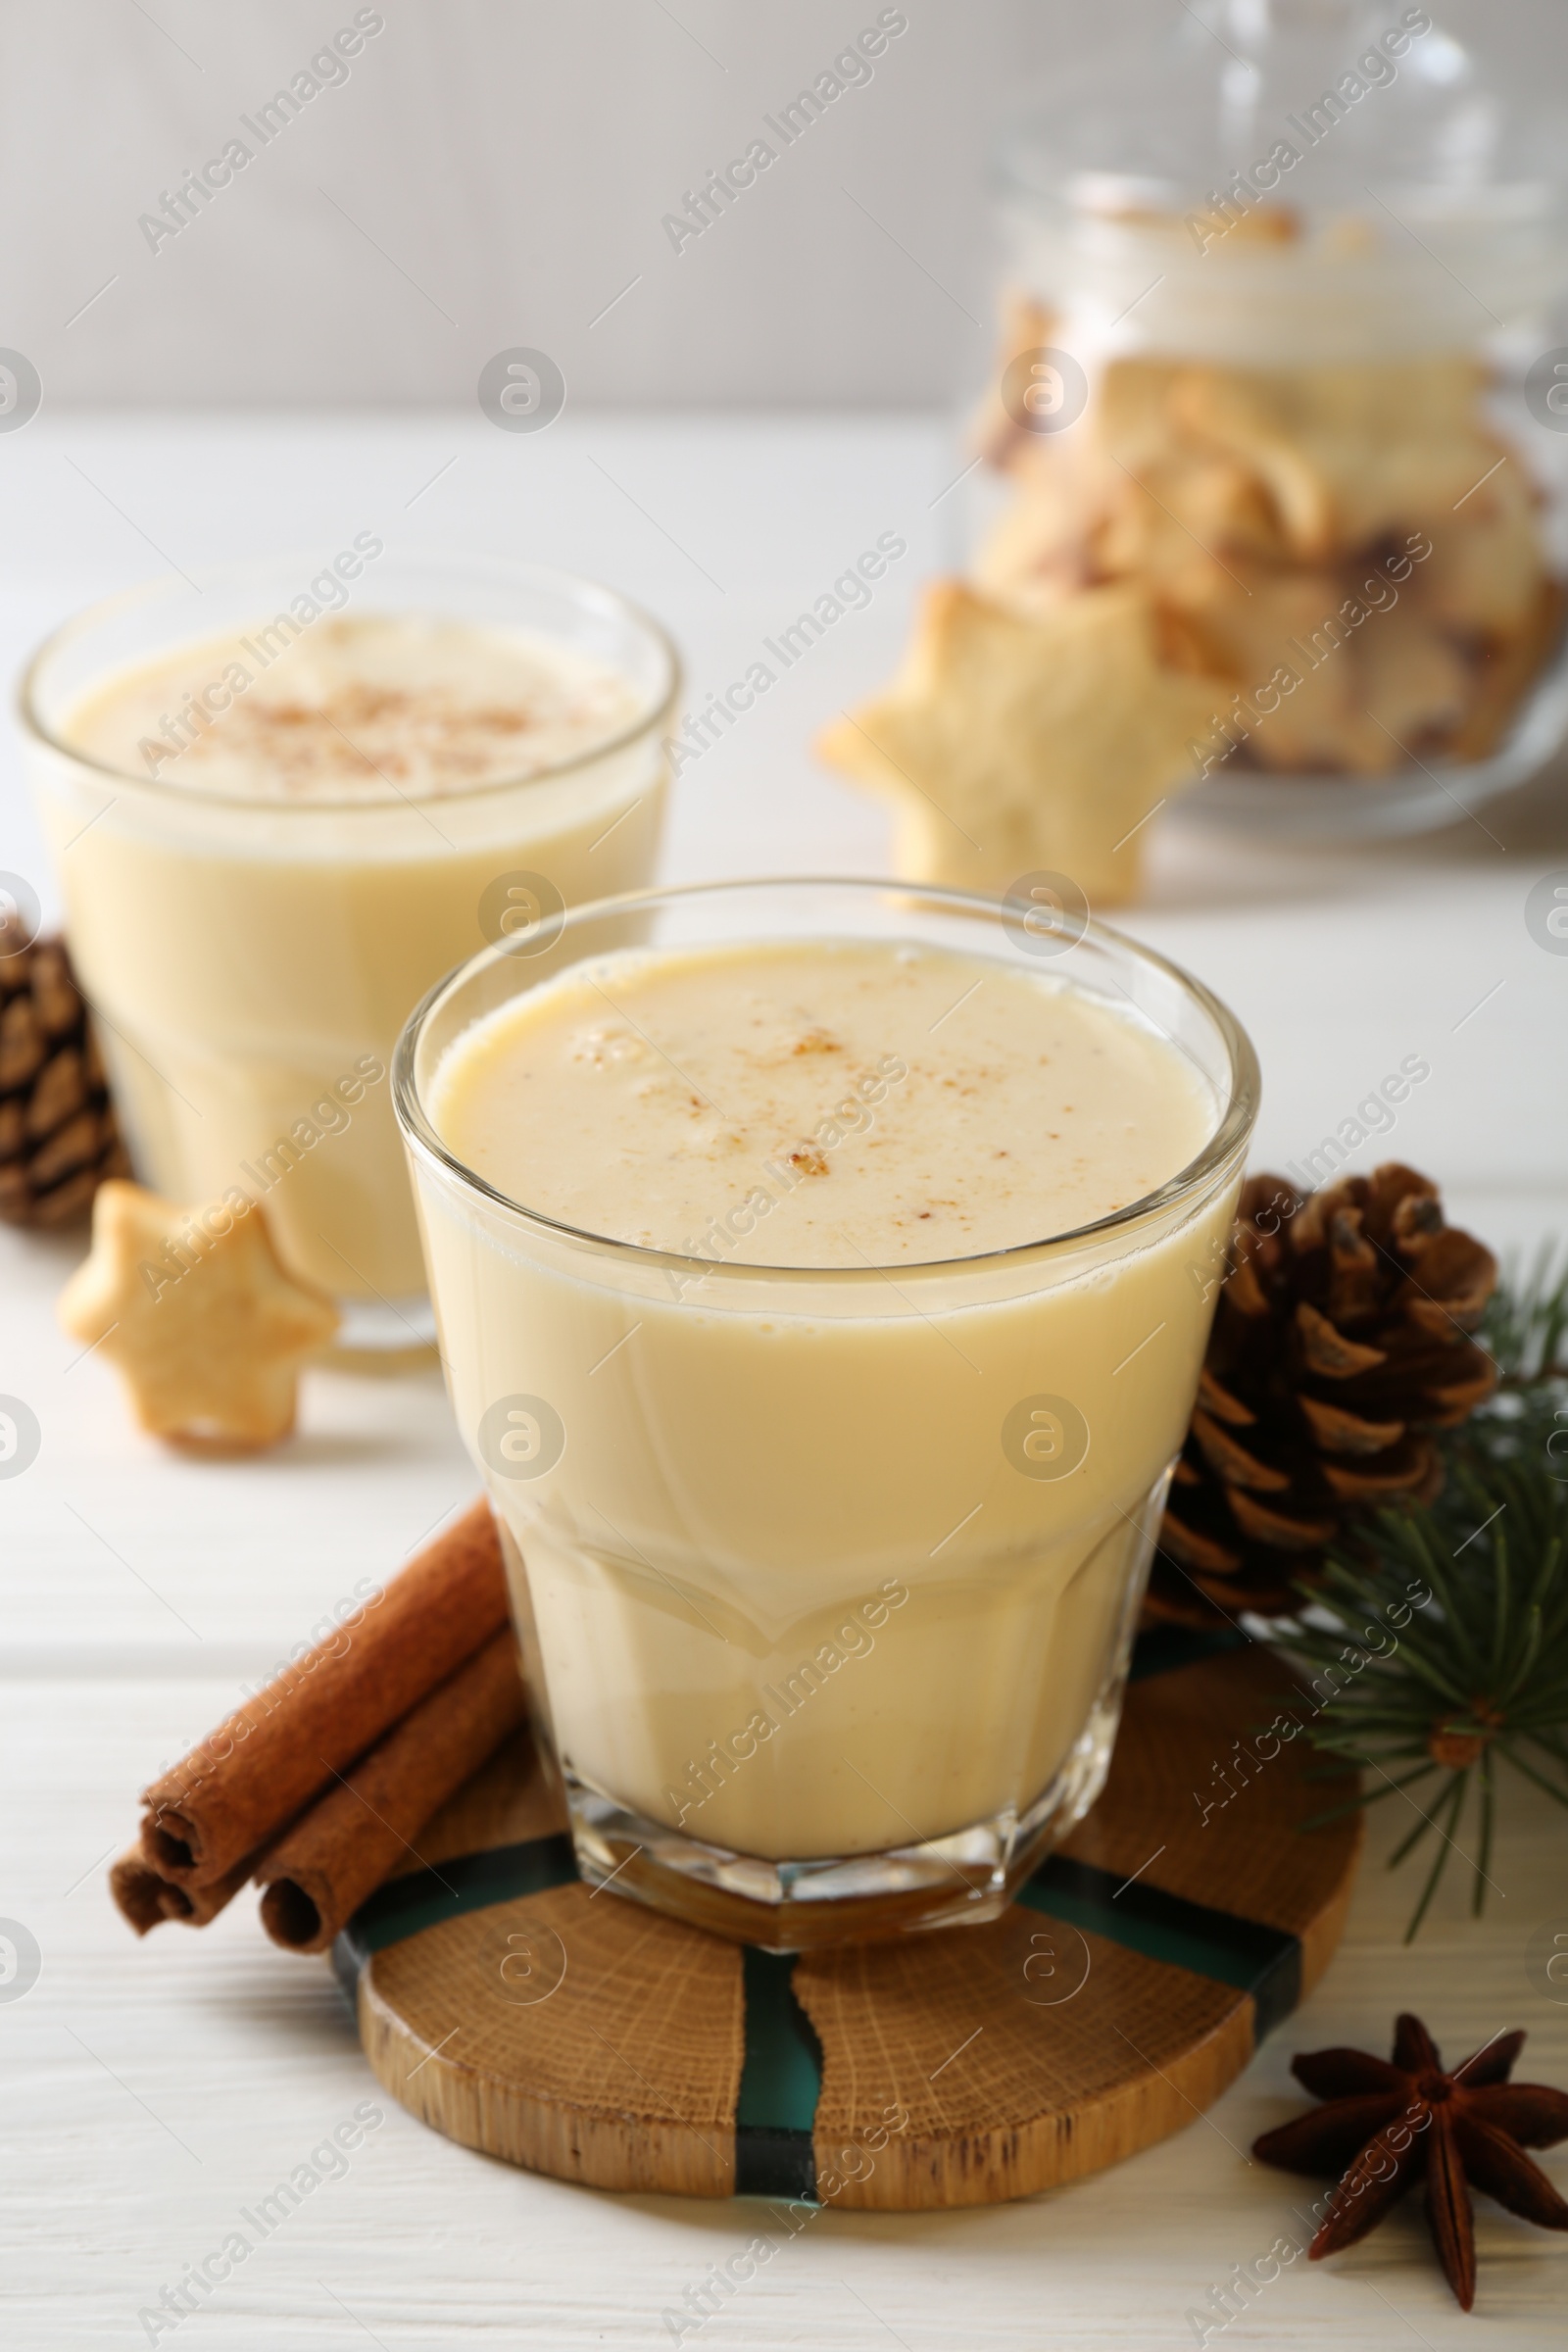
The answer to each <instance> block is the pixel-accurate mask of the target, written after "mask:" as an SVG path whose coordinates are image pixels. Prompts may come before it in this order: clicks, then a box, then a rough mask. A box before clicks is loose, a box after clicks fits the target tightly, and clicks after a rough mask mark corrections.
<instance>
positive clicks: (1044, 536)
mask: <svg viewBox="0 0 1568 2352" xmlns="http://www.w3.org/2000/svg"><path fill="white" fill-rule="evenodd" d="M1171 17H1172V19H1173V20H1174V22H1173V25H1172V26H1171V28H1170V30H1169V33H1168V36H1167V38H1166V41H1165V43H1164V45H1163V46H1157V45H1156V46H1154V47H1152V48H1151V50H1150V51H1149V52H1148V53H1146V54H1145V55H1143V56H1142V57H1140V58H1138V59H1129V58H1128V57H1127V56H1125V55H1122V56H1119V57H1118V58H1117V59H1116V60H1115V62H1114V67H1113V70H1106V69H1104V68H1103V67H1102V68H1097V69H1094V70H1092V71H1090V72H1088V73H1085V74H1084V75H1082V76H1080V77H1079V79H1078V80H1077V81H1076V82H1073V83H1070V84H1067V83H1063V84H1058V86H1057V87H1056V89H1055V90H1054V93H1053V98H1052V101H1051V105H1050V107H1049V109H1048V111H1047V113H1046V114H1045V115H1044V116H1043V117H1040V118H1037V119H1035V120H1034V121H1033V122H1032V123H1031V124H1030V125H1029V127H1028V128H1027V129H1026V130H1024V131H1022V132H1020V133H1019V134H1018V135H1017V136H1016V137H1015V138H1014V140H1013V141H1012V143H1011V145H1010V147H1009V150H1008V153H1007V157H1006V168H1005V202H1004V221H1005V241H1006V263H1005V280H1006V291H1005V327H1004V336H1003V343H1002V349H1001V353H1000V357H999V363H998V366H997V368H996V372H995V377H994V381H993V383H992V384H991V386H990V388H989V391H988V395H987V400H986V408H985V413H984V417H983V418H982V424H981V446H982V448H983V451H984V456H985V459H986V461H987V466H986V467H985V469H984V470H983V472H982V474H981V476H980V477H979V478H980V479H981V480H983V481H984V482H985V483H986V488H985V489H984V491H983V492H982V493H981V495H980V498H979V501H978V506H979V510H980V512H979V514H978V516H977V517H976V520H977V523H978V527H977V528H976V529H975V530H974V532H973V534H972V536H973V544H972V545H971V546H970V547H969V549H968V550H967V570H968V578H967V580H966V581H965V583H964V588H965V592H966V593H967V594H969V595H971V596H973V597H975V598H978V599H979V600H981V603H982V604H987V605H990V606H993V607H998V608H1002V609H1004V610H1005V612H1006V613H1007V614H1008V615H1009V616H1010V617H1011V619H1012V621H1013V622H1014V623H1018V622H1022V621H1025V620H1027V621H1030V622H1032V623H1033V624H1034V627H1035V639H1036V641H1037V643H1036V658H1038V659H1039V660H1040V661H1041V662H1050V660H1051V657H1052V645H1053V642H1054V639H1056V638H1058V637H1059V638H1060V639H1061V640H1062V646H1063V649H1064V651H1063V654H1062V661H1063V662H1064V663H1066V662H1070V663H1071V665H1072V666H1073V667H1074V670H1075V675H1076V690H1077V693H1078V699H1079V702H1080V703H1081V704H1082V705H1083V706H1084V707H1085V708H1086V709H1089V710H1093V709H1094V708H1095V706H1096V703H1097V699H1098V700H1100V701H1102V702H1103V701H1104V700H1105V699H1107V698H1108V699H1111V700H1116V701H1119V703H1120V705H1121V707H1122V708H1123V709H1124V711H1126V714H1127V715H1126V723H1127V725H1128V726H1129V728H1131V729H1133V731H1134V732H1135V733H1136V734H1137V736H1138V745H1137V750H1138V757H1139V759H1140V760H1141V761H1142V762H1143V766H1144V768H1145V770H1146V771H1147V773H1148V776H1149V778H1150V788H1149V790H1148V792H1147V794H1146V797H1147V798H1148V799H1149V800H1150V801H1152V802H1155V801H1156V800H1157V796H1156V793H1155V791H1154V789H1153V786H1154V784H1156V783H1157V782H1158V781H1159V777H1160V776H1163V777H1164V779H1165V784H1164V787H1163V789H1164V790H1166V791H1168V793H1169V794H1171V795H1174V794H1175V793H1176V792H1177V791H1178V790H1179V789H1181V788H1182V787H1184V786H1187V787H1191V788H1192V791H1193V800H1192V804H1191V805H1192V806H1194V807H1196V808H1197V809H1201V810H1202V809H1206V810H1208V811H1210V812H1217V813H1219V814H1221V815H1223V816H1226V817H1230V818H1234V819H1236V820H1238V821H1243V822H1246V823H1247V824H1249V825H1250V826H1252V827H1253V828H1255V829H1260V830H1264V831H1272V832H1275V833H1279V834H1282V835H1287V836H1288V835H1292V834H1294V835H1297V836H1308V835H1312V834H1324V835H1327V834H1333V833H1337V832H1338V833H1348V834H1365V833H1380V832H1404V831H1415V830H1420V829H1423V828H1425V827H1427V826H1435V825H1439V824H1445V823H1448V822H1451V821H1453V820H1454V819H1455V817H1456V816H1457V815H1458V814H1459V813H1460V812H1461V811H1465V810H1469V809H1474V808H1475V807H1476V806H1477V805H1478V804H1479V803H1480V802H1481V801H1483V800H1484V799H1486V798H1488V797H1490V796H1491V795H1493V794H1495V793H1496V792H1498V791H1501V790H1505V789H1507V788H1509V787H1511V786H1512V785H1514V784H1516V783H1518V782H1521V781H1523V780H1524V779H1525V778H1526V777H1527V776H1528V775H1529V774H1531V773H1532V772H1534V770H1535V769H1537V768H1538V767H1539V766H1540V765H1541V764H1542V763H1543V762H1544V760H1545V759H1546V758H1548V757H1549V756H1550V754H1551V753H1552V752H1553V751H1554V750H1555V749H1556V748H1557V746H1558V744H1559V743H1560V741H1561V739H1562V737H1563V734H1564V731H1565V728H1568V664H1565V662H1564V660H1563V658H1562V655H1561V651H1560V644H1561V639H1562V634H1563V630H1562V623H1563V611H1564V576H1565V573H1568V562H1565V544H1564V531H1563V515H1564V509H1565V503H1568V502H1565V501H1564V499H1563V495H1562V492H1563V487H1564V483H1563V461H1564V459H1565V458H1568V348H1559V346H1560V345H1565V344H1568V332H1565V330H1564V328H1563V327H1562V325H1561V323H1560V322H1558V323H1556V324H1554V319H1557V317H1558V311H1559V305H1560V303H1561V300H1562V294H1563V287H1564V281H1565V277H1568V238H1565V236H1564V211H1565V207H1564V188H1563V174H1564V169H1565V161H1568V146H1565V145H1564V143H1563V142H1562V141H1561V140H1560V139H1559V138H1557V137H1555V136H1554V135H1553V134H1552V128H1551V125H1550V123H1548V121H1547V119H1546V118H1545V116H1544V114H1542V113H1541V112H1540V111H1539V110H1537V109H1535V108H1534V106H1533V105H1532V104H1530V103H1528V102H1522V101H1520V100H1518V99H1509V98H1504V97H1503V96H1501V95H1499V94H1498V93H1497V91H1496V90H1495V89H1494V88H1493V87H1492V86H1491V83H1490V77H1489V73H1488V71H1487V69H1486V68H1485V67H1484V66H1482V65H1481V64H1480V63H1478V61H1477V60H1476V58H1475V57H1474V56H1473V55H1472V54H1471V53H1470V52H1469V51H1467V50H1465V49H1464V48H1462V47H1461V46H1460V45H1459V44H1458V43H1457V42H1456V41H1454V40H1453V39H1452V38H1450V37H1449V36H1448V34H1447V33H1446V32H1445V31H1444V30H1443V29H1442V27H1441V26H1440V25H1437V24H1436V23H1435V22H1434V20H1433V18H1432V16H1431V15H1430V13H1429V12H1428V11H1427V10H1426V9H1425V8H1421V7H1407V6H1404V5H1403V4H1402V0H1378V4H1377V5H1373V6H1371V7H1366V6H1361V5H1357V4H1355V0H1208V5H1207V6H1206V7H1200V6H1195V7H1192V8H1188V9H1185V10H1181V11H1178V10H1177V9H1176V8H1175V7H1174V6H1173V7H1172V9H1171ZM1090 614H1095V615H1096V616H1097V617H1096V620H1095V622H1094V623H1091V621H1090V618H1089V616H1090ZM1134 638H1136V639H1137V641H1138V646H1139V659H1140V661H1141V662H1142V663H1143V665H1144V668H1143V672H1142V673H1141V674H1145V675H1146V677H1147V679H1148V680H1149V683H1148V687H1147V692H1145V693H1143V694H1142V695H1141V696H1137V697H1134V698H1132V700H1131V701H1129V698H1128V691H1127V679H1128V677H1129V675H1130V674H1133V673H1131V672H1130V671H1129V666H1128V660H1127V654H1126V646H1125V645H1123V644H1121V643H1119V642H1118V640H1119V639H1125V640H1126V641H1127V643H1129V644H1130V643H1131V641H1132V640H1133V639H1134ZM1091 655H1092V656H1093V658H1095V659H1097V660H1098V661H1099V662H1101V663H1102V665H1103V681H1104V682H1103V695H1102V696H1100V697H1099V698H1097V696H1096V693H1095V691H1094V688H1093V685H1092V683H1091V682H1090V681H1088V680H1087V679H1086V677H1085V675H1084V671H1083V667H1082V664H1083V662H1084V661H1085V659H1086V657H1088V656H1091ZM1195 719H1196V723H1195ZM1151 730H1152V731H1153V733H1154V734H1155V735H1156V736H1157V737H1158V742H1157V746H1156V747H1155V748H1154V749H1153V750H1152V748H1151V744H1150V742H1149V736H1150V733H1151ZM1156 771H1157V773H1156ZM958 813H959V814H961V811H960V812H958ZM1037 849H1038V851H1039V853H1040V854H1039V855H1038V856H1037V857H1036V858H1035V859H1034V860H1033V861H1034V862H1037V863H1039V864H1040V865H1042V866H1049V865H1052V864H1054V863H1056V862H1059V861H1058V860H1055V859H1054V858H1051V857H1050V856H1049V855H1047V854H1045V853H1046V851H1048V850H1049V841H1042V842H1040V843H1038V844H1037Z"/></svg>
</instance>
